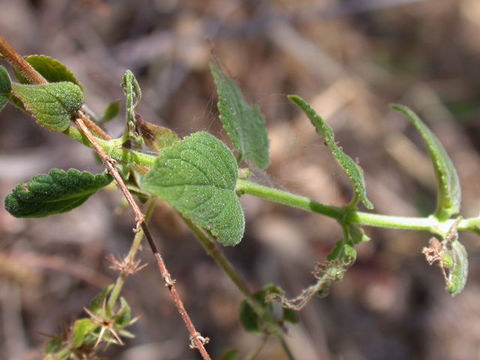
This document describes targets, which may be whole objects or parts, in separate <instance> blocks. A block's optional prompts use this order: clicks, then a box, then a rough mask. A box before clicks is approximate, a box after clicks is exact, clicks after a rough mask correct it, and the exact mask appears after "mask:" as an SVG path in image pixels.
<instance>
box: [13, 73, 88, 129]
mask: <svg viewBox="0 0 480 360" xmlns="http://www.w3.org/2000/svg"><path fill="white" fill-rule="evenodd" d="M12 90H13V93H14V96H15V97H17V98H18V99H20V100H21V101H22V103H23V105H24V107H25V109H26V111H28V112H29V113H30V114H31V115H32V116H33V117H34V118H35V120H36V121H37V122H38V123H39V124H40V125H42V126H43V127H45V128H47V129H48V130H51V131H65V130H66V129H67V128H68V126H69V125H70V120H71V119H72V117H73V116H74V115H75V113H76V111H77V110H78V109H80V106H82V103H83V92H82V90H81V89H80V88H79V87H78V86H77V85H75V84H72V83H71V82H59V83H52V84H45V85H22V84H17V83H13V84H12Z"/></svg>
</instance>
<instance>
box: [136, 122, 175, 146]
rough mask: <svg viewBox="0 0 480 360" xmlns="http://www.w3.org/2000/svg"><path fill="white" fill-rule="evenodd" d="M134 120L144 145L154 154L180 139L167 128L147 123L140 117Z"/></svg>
mask: <svg viewBox="0 0 480 360" xmlns="http://www.w3.org/2000/svg"><path fill="white" fill-rule="evenodd" d="M136 119H137V127H138V130H139V131H140V134H141V135H142V138H143V141H145V145H147V146H148V148H149V149H150V150H152V151H153V152H155V153H156V154H159V153H160V151H161V150H162V149H163V148H165V147H168V146H171V145H173V144H174V143H176V142H177V141H180V138H179V137H178V136H177V135H176V134H175V133H174V132H173V131H172V130H170V129H169V128H166V127H163V126H159V125H155V124H152V123H149V122H147V121H145V120H143V119H142V117H141V116H136Z"/></svg>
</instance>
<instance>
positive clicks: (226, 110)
mask: <svg viewBox="0 0 480 360" xmlns="http://www.w3.org/2000/svg"><path fill="white" fill-rule="evenodd" d="M210 71H211V73H212V75H213V78H214V80H215V85H216V87H217V93H218V105H217V106H218V111H219V112H220V120H221V121H222V123H223V127H224V128H225V130H226V131H227V133H228V136H230V139H232V143H233V146H234V147H235V149H236V150H237V151H238V159H239V162H240V161H241V160H243V159H244V158H246V159H249V160H251V161H252V162H253V164H254V165H255V166H256V167H257V168H259V169H265V168H266V167H267V166H268V163H269V159H268V138H267V132H266V130H265V126H264V124H265V119H264V118H263V116H262V115H261V114H260V111H259V109H258V107H256V106H255V107H250V106H249V105H248V104H247V102H246V101H245V100H244V98H243V96H242V93H241V92H240V89H239V88H238V87H237V85H235V83H234V82H233V81H232V80H231V79H230V78H229V77H228V76H227V75H225V74H224V73H223V72H222V71H221V70H220V69H219V68H217V67H216V66H215V65H213V64H210Z"/></svg>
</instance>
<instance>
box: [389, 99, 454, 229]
mask: <svg viewBox="0 0 480 360" xmlns="http://www.w3.org/2000/svg"><path fill="white" fill-rule="evenodd" d="M391 107H392V109H394V110H398V111H400V112H401V113H403V114H404V115H405V116H407V118H408V119H409V120H410V121H411V122H412V124H413V125H414V126H415V127H416V128H417V130H418V131H419V132H420V135H421V136H422V138H423V141H424V143H425V145H426V147H427V150H428V153H429V155H430V158H431V159H432V163H433V168H434V171H435V178H436V180H437V209H436V210H435V217H436V218H437V219H439V220H440V221H443V220H446V219H448V218H449V217H450V216H452V215H454V214H456V213H458V212H459V211H460V202H461V200H462V199H461V197H462V194H461V189H460V183H459V181H458V175H457V171H456V170H455V167H454V166H453V164H452V160H450V158H449V157H448V155H447V152H446V151H445V149H444V148H443V146H442V144H441V143H440V141H439V140H438V139H437V137H436V136H435V135H434V134H433V133H432V132H431V131H430V129H429V128H428V127H427V126H426V125H425V124H424V123H423V122H422V120H420V118H419V117H418V116H417V115H416V114H415V113H414V112H413V111H412V110H410V109H409V108H408V107H406V106H403V105H397V104H394V105H391Z"/></svg>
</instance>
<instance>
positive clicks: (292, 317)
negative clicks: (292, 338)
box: [283, 308, 298, 324]
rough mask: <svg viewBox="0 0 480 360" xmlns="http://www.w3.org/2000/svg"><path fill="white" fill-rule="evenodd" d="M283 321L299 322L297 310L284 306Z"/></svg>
mask: <svg viewBox="0 0 480 360" xmlns="http://www.w3.org/2000/svg"><path fill="white" fill-rule="evenodd" d="M283 321H286V322H289V323H292V324H297V323H298V316H297V312H296V311H295V310H293V309H288V308H283Z"/></svg>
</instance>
